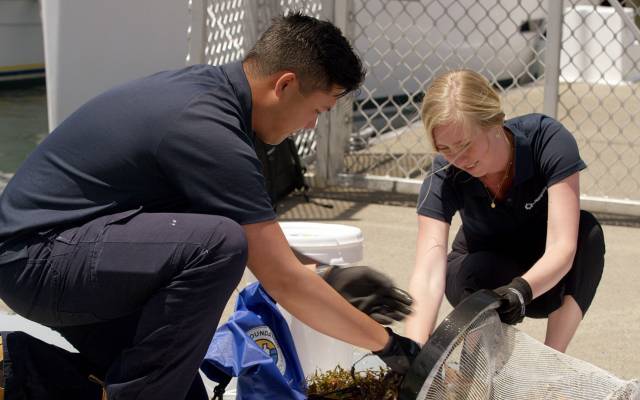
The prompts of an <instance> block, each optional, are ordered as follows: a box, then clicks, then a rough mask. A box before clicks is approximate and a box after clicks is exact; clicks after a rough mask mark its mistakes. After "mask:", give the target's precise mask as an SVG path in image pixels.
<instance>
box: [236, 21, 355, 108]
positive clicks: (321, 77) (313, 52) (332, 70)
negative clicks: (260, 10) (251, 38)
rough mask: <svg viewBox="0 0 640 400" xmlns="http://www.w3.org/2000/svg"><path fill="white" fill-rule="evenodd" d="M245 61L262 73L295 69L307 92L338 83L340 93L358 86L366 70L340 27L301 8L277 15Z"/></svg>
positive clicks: (267, 73) (303, 88)
mask: <svg viewBox="0 0 640 400" xmlns="http://www.w3.org/2000/svg"><path fill="white" fill-rule="evenodd" d="M245 61H249V62H250V63H251V67H253V68H255V69H256V72H257V73H258V74H260V75H270V74H273V73H276V72H278V71H283V70H287V71H291V72H294V73H295V74H296V75H297V76H298V78H299V79H300V82H301V88H302V90H303V91H305V92H310V91H313V90H318V89H319V90H331V88H332V87H333V86H334V85H337V86H339V87H341V88H343V89H344V92H342V93H341V96H342V95H345V94H347V93H349V92H351V91H353V90H355V89H357V88H358V87H359V86H360V85H361V84H362V82H363V81H364V77H365V73H366V72H365V69H364V67H363V66H362V61H361V60H360V58H359V57H358V56H357V55H356V54H355V52H354V51H353V48H352V47H351V45H350V44H349V42H348V41H347V39H346V38H345V37H344V36H343V35H342V32H340V29H338V28H337V27H336V26H335V25H333V24H332V23H330V22H328V21H320V20H318V19H316V18H313V17H310V16H308V15H304V14H302V13H300V12H295V13H291V14H289V15H287V16H280V17H277V18H275V19H274V20H273V24H272V25H271V26H270V27H269V28H268V29H267V30H266V32H264V33H263V34H262V36H260V38H259V39H258V41H257V42H256V44H255V46H254V47H253V48H252V49H251V50H250V51H249V53H248V54H247V56H246V57H245Z"/></svg>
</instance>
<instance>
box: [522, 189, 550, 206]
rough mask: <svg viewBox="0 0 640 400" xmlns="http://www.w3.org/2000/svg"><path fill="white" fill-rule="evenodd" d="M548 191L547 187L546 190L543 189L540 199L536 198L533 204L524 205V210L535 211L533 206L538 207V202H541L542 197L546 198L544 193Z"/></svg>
mask: <svg viewBox="0 0 640 400" xmlns="http://www.w3.org/2000/svg"><path fill="white" fill-rule="evenodd" d="M546 191H547V187H546V186H545V187H544V188H542V192H540V194H539V195H538V197H536V198H535V199H533V201H532V202H531V203H525V204H524V209H525V210H531V209H533V206H535V205H536V203H537V202H539V201H540V199H541V198H542V196H544V193H545V192H546Z"/></svg>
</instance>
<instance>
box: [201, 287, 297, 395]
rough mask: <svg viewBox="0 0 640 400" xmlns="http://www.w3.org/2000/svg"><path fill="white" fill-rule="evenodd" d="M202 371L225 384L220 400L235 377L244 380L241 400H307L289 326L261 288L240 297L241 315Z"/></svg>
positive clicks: (224, 329) (220, 333) (220, 335)
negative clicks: (225, 388)
mask: <svg viewBox="0 0 640 400" xmlns="http://www.w3.org/2000/svg"><path fill="white" fill-rule="evenodd" d="M200 368H201V370H202V372H203V373H204V374H205V375H206V376H207V377H208V378H209V379H211V380H212V381H215V382H219V383H220V385H218V387H217V388H216V392H215V396H214V399H215V398H219V399H222V394H223V393H224V387H225V386H226V384H227V383H228V382H229V380H230V379H231V377H237V378H238V384H237V397H236V399H238V400H264V399H279V400H283V399H295V400H298V399H300V400H303V399H306V398H307V396H306V395H305V393H306V381H305V378H304V373H303V372H302V367H301V366H300V361H299V360H298V354H297V353H296V348H295V345H294V343H293V338H292V337H291V332H290V331H289V327H288V326H287V322H286V321H285V319H284V317H283V316H282V314H280V311H278V308H277V306H276V303H275V302H274V301H273V300H272V299H271V297H269V295H268V294H267V293H266V292H265V291H264V289H263V288H262V286H260V284H259V283H257V282H256V283H253V284H251V285H249V286H247V287H246V288H245V289H244V290H242V292H240V295H239V296H238V301H237V303H236V310H235V312H234V313H233V314H232V315H231V317H230V318H229V320H228V321H227V322H226V323H225V324H224V325H221V326H220V327H219V328H218V330H217V331H216V333H215V335H214V336H213V340H212V341H211V344H210V345H209V349H208V350H207V354H206V356H205V359H204V361H203V363H202V366H201V367H200ZM216 396H217V397H216Z"/></svg>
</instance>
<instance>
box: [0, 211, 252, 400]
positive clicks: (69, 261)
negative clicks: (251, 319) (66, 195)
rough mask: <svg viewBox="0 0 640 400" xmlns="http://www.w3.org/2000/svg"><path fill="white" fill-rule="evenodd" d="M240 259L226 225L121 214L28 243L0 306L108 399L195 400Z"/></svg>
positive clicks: (6, 269)
mask: <svg viewBox="0 0 640 400" xmlns="http://www.w3.org/2000/svg"><path fill="white" fill-rule="evenodd" d="M246 259H247V243H246V239H245V237H244V232H243V230H242V228H241V227H240V226H239V225H238V224H236V223H235V222H233V221H231V220H230V219H227V218H224V217H218V216H211V215H200V214H182V213H143V212H139V211H129V212H123V213H119V214H115V215H110V216H105V217H100V218H97V219H95V220H93V221H91V222H88V223H86V224H84V225H81V226H77V227H72V228H67V229H62V230H59V231H54V232H51V233H49V234H47V235H35V236H33V237H31V238H30V239H28V247H27V251H26V254H25V257H24V258H20V257H19V258H18V259H17V260H14V261H12V262H9V263H5V264H4V265H0V297H1V298H2V299H3V300H4V301H5V302H6V303H7V304H8V305H9V306H10V307H11V308H13V309H14V310H15V311H16V312H18V313H19V314H21V315H23V316H25V317H26V318H29V319H31V320H34V321H36V322H39V323H42V324H43V325H47V326H49V327H52V328H53V329H55V330H57V331H59V332H60V333H61V334H62V335H63V336H64V337H65V338H66V339H67V340H68V341H69V342H70V343H71V344H72V345H73V346H74V347H75V348H76V349H78V351H79V352H80V354H81V355H83V356H84V358H85V359H86V360H87V361H88V363H89V364H90V365H91V369H93V370H95V375H96V376H98V377H99V378H100V379H103V380H104V381H105V382H106V386H107V394H108V396H109V397H108V398H109V400H125V399H141V400H142V399H154V400H155V399H185V398H189V399H204V398H206V392H205V391H204V386H203V384H202V381H201V380H200V378H199V376H198V374H197V371H198V367H199V366H200V363H201V362H202V359H203V356H204V354H205V352H206V350H207V347H208V345H209V343H210V341H211V338H212V337H213V334H214V331H215V329H216V326H217V324H218V321H219V319H220V316H221V314H222V311H223V309H224V306H225V304H226V302H227V300H228V298H229V297H230V295H231V293H232V291H233V289H234V288H235V287H236V286H237V284H238V282H239V280H240V278H241V276H242V273H243V270H244V267H245V265H246ZM51 368H55V365H52V366H51Z"/></svg>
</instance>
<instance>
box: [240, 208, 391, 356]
mask: <svg viewBox="0 0 640 400" xmlns="http://www.w3.org/2000/svg"><path fill="white" fill-rule="evenodd" d="M243 227H244V230H245V234H246V237H247V241H248V244H249V260H248V266H249V269H250V270H251V272H253V274H254V275H255V276H256V278H258V280H259V281H260V283H261V284H262V286H263V287H264V288H265V290H266V291H267V292H268V293H269V295H270V296H271V297H273V298H274V299H275V300H276V301H277V302H278V303H280V305H282V306H283V307H284V308H285V309H286V310H287V311H289V312H290V313H291V314H292V315H293V316H295V317H296V318H297V319H299V320H300V321H302V322H304V323H305V324H307V325H309V326H310V327H312V328H313V329H315V330H317V331H319V332H322V333H324V334H326V335H329V336H332V337H335V338H337V339H339V340H342V341H345V342H348V343H351V344H353V345H355V346H358V347H362V348H365V349H369V350H373V351H378V350H381V349H382V348H384V347H385V345H386V344H387V342H388V340H389V334H388V333H387V331H386V330H385V329H384V328H383V327H382V326H381V325H379V324H378V323H376V322H375V321H374V320H372V319H371V318H369V317H368V316H367V315H365V314H364V313H362V312H360V311H358V310H357V309H356V308H354V307H352V306H351V305H350V304H349V303H348V302H347V301H346V300H345V299H343V298H342V297H341V296H340V295H339V294H338V293H337V292H336V291H334V290H333V289H332V288H331V287H330V286H329V285H328V284H327V283H326V282H325V281H324V280H323V279H322V278H321V277H319V276H318V275H317V274H315V273H314V272H312V271H310V270H309V269H308V268H304V267H303V265H302V263H300V261H299V260H298V259H297V258H296V256H295V255H294V254H293V252H292V251H291V248H290V247H289V244H288V243H287V240H286V238H285V236H284V234H283V232H282V230H281V229H280V226H279V225H278V223H277V222H276V221H275V220H272V221H267V222H261V223H256V224H249V225H244V226H243Z"/></svg>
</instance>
